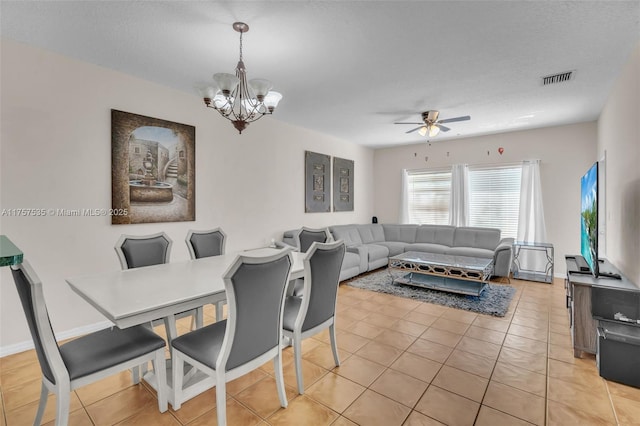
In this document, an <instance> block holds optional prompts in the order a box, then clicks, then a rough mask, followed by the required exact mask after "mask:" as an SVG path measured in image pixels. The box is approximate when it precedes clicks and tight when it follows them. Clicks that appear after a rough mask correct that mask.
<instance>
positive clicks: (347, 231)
mask: <svg viewBox="0 0 640 426" xmlns="http://www.w3.org/2000/svg"><path fill="white" fill-rule="evenodd" d="M329 231H331V235H333V239H334V240H336V241H338V240H343V241H344V243H345V245H346V246H347V247H350V246H359V245H360V244H362V238H360V233H359V232H358V228H357V225H336V226H330V227H329Z"/></svg>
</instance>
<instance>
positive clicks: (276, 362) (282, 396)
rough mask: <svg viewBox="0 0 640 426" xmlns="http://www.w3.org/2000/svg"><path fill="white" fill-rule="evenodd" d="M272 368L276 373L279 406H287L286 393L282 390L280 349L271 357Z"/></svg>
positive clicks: (282, 378) (282, 377)
mask: <svg viewBox="0 0 640 426" xmlns="http://www.w3.org/2000/svg"><path fill="white" fill-rule="evenodd" d="M273 369H274V373H275V375H276V387H277V388H278V398H280V406H281V407H282V408H287V404H288V403H287V393H286V392H285V390H284V376H283V373H282V350H279V351H278V355H276V357H275V358H274V359H273Z"/></svg>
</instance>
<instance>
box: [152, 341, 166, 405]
mask: <svg viewBox="0 0 640 426" xmlns="http://www.w3.org/2000/svg"><path fill="white" fill-rule="evenodd" d="M153 372H154V373H156V383H157V387H158V388H157V389H156V391H157V393H158V409H159V410H160V412H161V413H164V412H165V411H167V409H168V408H169V407H168V403H167V362H166V361H165V360H164V348H160V349H158V350H157V351H156V356H155V359H154V360H153Z"/></svg>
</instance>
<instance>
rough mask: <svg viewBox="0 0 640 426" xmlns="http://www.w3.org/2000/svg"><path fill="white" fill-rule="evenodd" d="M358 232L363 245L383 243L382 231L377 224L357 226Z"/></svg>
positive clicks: (380, 226)
mask: <svg viewBox="0 0 640 426" xmlns="http://www.w3.org/2000/svg"><path fill="white" fill-rule="evenodd" d="M358 232H359V233H360V239H361V240H362V242H363V243H365V244H369V243H376V242H380V241H384V230H383V229H382V225H380V224H379V223H369V224H367V225H358Z"/></svg>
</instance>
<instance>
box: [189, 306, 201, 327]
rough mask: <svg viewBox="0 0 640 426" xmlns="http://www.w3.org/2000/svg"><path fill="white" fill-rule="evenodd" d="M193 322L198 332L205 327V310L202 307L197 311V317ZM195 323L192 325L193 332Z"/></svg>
mask: <svg viewBox="0 0 640 426" xmlns="http://www.w3.org/2000/svg"><path fill="white" fill-rule="evenodd" d="M192 322H195V326H196V330H197V329H198V328H202V326H203V325H204V308H203V307H202V306H200V307H199V308H197V309H196V315H195V316H194V317H193V320H192ZM193 325H194V324H193V323H192V324H191V329H192V330H193Z"/></svg>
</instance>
